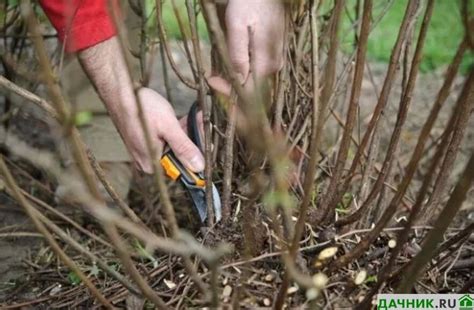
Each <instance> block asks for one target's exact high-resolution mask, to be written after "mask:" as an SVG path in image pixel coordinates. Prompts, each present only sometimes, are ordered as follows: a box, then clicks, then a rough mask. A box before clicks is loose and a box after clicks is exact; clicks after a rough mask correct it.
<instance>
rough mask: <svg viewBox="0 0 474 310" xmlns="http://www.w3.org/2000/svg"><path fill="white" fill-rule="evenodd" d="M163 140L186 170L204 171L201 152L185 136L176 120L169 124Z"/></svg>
mask: <svg viewBox="0 0 474 310" xmlns="http://www.w3.org/2000/svg"><path fill="white" fill-rule="evenodd" d="M163 138H164V140H165V141H166V142H167V143H168V145H169V146H170V147H171V149H172V150H173V152H174V154H175V155H176V156H177V157H178V159H179V160H180V161H181V162H182V163H183V164H184V165H185V166H186V167H187V168H188V169H191V170H192V171H194V172H200V171H203V170H204V157H203V155H202V153H201V151H200V150H199V148H198V147H197V146H196V145H195V144H194V143H193V142H192V141H191V139H189V137H188V136H187V135H186V133H185V132H184V130H183V129H182V128H181V125H180V123H179V122H178V120H175V121H172V122H171V125H170V126H169V127H168V129H167V130H166V132H165V133H164V136H163Z"/></svg>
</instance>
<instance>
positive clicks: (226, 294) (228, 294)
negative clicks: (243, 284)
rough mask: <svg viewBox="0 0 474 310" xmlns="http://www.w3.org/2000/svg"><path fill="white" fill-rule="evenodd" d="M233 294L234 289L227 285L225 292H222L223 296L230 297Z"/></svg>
mask: <svg viewBox="0 0 474 310" xmlns="http://www.w3.org/2000/svg"><path fill="white" fill-rule="evenodd" d="M230 294H232V287H231V286H230V285H226V286H225V287H224V291H223V292H222V296H224V297H229V296H230Z"/></svg>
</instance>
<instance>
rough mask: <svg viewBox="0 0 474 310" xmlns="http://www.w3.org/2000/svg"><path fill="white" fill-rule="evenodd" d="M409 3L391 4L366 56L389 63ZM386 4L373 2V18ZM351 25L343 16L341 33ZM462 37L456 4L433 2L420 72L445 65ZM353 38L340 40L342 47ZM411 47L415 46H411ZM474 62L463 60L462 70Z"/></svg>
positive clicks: (401, 0) (372, 35)
mask: <svg viewBox="0 0 474 310" xmlns="http://www.w3.org/2000/svg"><path fill="white" fill-rule="evenodd" d="M353 3H355V1H354V0H349V7H353ZM407 3H408V0H395V1H394V2H393V5H392V6H391V8H390V9H389V10H388V12H387V13H386V15H385V16H384V17H383V18H382V20H381V21H380V23H379V24H378V25H377V27H375V28H374V29H373V30H372V32H371V33H370V36H369V42H368V46H367V53H368V57H369V58H370V59H373V60H377V61H382V62H388V61H389V59H390V54H391V51H392V48H393V46H394V44H395V41H396V39H397V34H398V31H399V27H400V25H401V22H402V19H403V16H404V14H405V9H406V6H407ZM385 4H386V2H385V1H374V11H373V17H374V18H376V17H377V16H379V14H380V13H381V12H382V8H383V7H385ZM424 11H425V10H424V8H423V11H422V12H421V14H420V16H419V18H418V24H417V28H416V35H418V32H419V28H420V24H421V20H422V18H423V14H424ZM349 25H350V21H349V17H348V16H347V15H345V16H344V19H343V31H342V32H341V34H344V33H347V28H348V26H349ZM463 37H464V27H463V25H462V23H461V16H460V10H459V2H458V1H454V0H435V6H434V10H433V16H432V18H431V23H430V26H429V29H428V33H427V36H426V41H425V46H424V50H423V60H422V63H421V67H420V69H421V71H422V72H428V71H432V70H435V69H438V68H440V67H444V66H446V65H448V64H449V63H450V62H451V60H452V58H453V56H454V54H455V53H456V50H457V47H458V45H459V43H460V42H461V40H462V38H463ZM351 40H352V35H351V36H350V37H347V38H345V39H344V40H343V46H344V47H345V48H347V47H348V46H350V45H351V44H352V42H351ZM413 48H414V46H413ZM473 63H474V57H473V55H472V54H471V55H468V56H467V57H464V60H463V63H462V65H461V71H462V72H464V73H465V72H467V71H468V70H469V69H470V68H472V66H473Z"/></svg>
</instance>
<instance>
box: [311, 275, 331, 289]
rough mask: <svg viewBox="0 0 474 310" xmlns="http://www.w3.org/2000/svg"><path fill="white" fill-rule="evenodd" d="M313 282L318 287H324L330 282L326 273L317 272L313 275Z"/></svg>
mask: <svg viewBox="0 0 474 310" xmlns="http://www.w3.org/2000/svg"><path fill="white" fill-rule="evenodd" d="M313 283H314V286H316V288H319V289H321V288H324V287H325V286H326V284H327V283H328V277H327V276H326V275H325V274H324V273H317V274H315V275H314V276H313Z"/></svg>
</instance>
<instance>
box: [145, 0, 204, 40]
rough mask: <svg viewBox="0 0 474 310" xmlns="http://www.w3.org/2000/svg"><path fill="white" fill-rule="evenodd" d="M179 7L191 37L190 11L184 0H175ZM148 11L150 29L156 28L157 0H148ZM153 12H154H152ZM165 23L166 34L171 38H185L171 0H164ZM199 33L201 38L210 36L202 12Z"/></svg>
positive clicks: (188, 34)
mask: <svg viewBox="0 0 474 310" xmlns="http://www.w3.org/2000/svg"><path fill="white" fill-rule="evenodd" d="M175 2H176V4H177V7H178V12H179V15H180V17H181V20H182V21H183V23H184V24H185V27H186V31H188V33H187V36H188V37H189V38H190V37H191V35H190V29H189V19H188V13H187V10H186V6H185V4H184V1H183V0H177V1H175ZM146 5H147V12H148V14H149V16H150V19H149V21H148V24H149V25H150V30H154V28H155V25H156V18H155V16H156V15H155V13H154V11H153V9H154V7H155V0H147V4H146ZM152 12H153V13H152ZM162 16H163V24H164V25H165V29H166V35H167V37H168V38H170V39H179V40H181V39H182V38H183V36H182V34H181V31H180V30H179V24H178V21H177V19H176V16H175V14H174V11H173V7H172V5H171V0H165V1H163V12H162ZM198 33H199V35H200V37H201V38H203V39H205V40H208V39H209V36H208V33H207V28H206V24H205V22H204V18H203V17H202V15H201V14H200V15H199V17H198Z"/></svg>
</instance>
